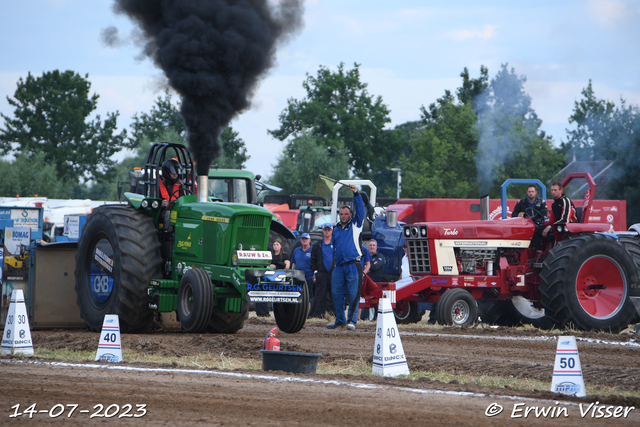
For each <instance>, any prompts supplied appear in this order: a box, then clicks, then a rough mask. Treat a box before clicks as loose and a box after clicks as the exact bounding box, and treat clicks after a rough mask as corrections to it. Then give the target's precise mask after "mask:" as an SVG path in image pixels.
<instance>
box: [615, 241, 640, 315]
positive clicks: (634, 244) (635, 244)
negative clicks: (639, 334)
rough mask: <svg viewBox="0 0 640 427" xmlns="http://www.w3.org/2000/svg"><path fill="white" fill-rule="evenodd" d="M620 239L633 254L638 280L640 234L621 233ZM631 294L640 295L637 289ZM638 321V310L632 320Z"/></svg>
mask: <svg viewBox="0 0 640 427" xmlns="http://www.w3.org/2000/svg"><path fill="white" fill-rule="evenodd" d="M618 241H619V242H620V243H622V246H624V247H625V249H626V250H627V252H629V254H630V255H631V258H632V259H633V262H634V263H635V264H636V273H638V275H639V277H638V280H640V236H625V235H619V236H618ZM639 285H640V284H639ZM629 295H631V296H633V295H640V293H638V291H637V290H636V293H635V294H634V293H633V291H631V292H630V293H629ZM638 321H640V314H638V312H637V310H636V317H635V320H632V321H631V323H635V322H638Z"/></svg>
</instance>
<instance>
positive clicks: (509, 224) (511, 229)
mask: <svg viewBox="0 0 640 427" xmlns="http://www.w3.org/2000/svg"><path fill="white" fill-rule="evenodd" d="M416 225H419V224H416ZM427 226H428V236H429V238H430V239H438V240H456V241H460V242H470V241H485V242H486V241H491V240H494V241H495V240H499V241H506V240H509V241H530V240H531V238H532V237H533V232H534V231H535V225H534V224H533V222H532V221H531V220H530V219H528V218H509V219H504V220H494V221H453V222H430V223H427ZM476 245H480V244H479V243H477V244H474V243H469V244H465V245H464V246H476ZM457 246H459V245H457ZM486 246H495V245H486ZM501 246H502V245H501ZM507 246H511V245H507ZM525 247H526V246H525Z"/></svg>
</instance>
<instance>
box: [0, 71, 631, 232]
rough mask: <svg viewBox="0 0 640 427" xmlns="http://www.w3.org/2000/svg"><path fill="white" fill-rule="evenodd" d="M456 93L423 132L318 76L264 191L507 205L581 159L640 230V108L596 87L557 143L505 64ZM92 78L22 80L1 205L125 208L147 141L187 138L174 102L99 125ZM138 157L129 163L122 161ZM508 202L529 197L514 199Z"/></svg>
mask: <svg viewBox="0 0 640 427" xmlns="http://www.w3.org/2000/svg"><path fill="white" fill-rule="evenodd" d="M460 78H461V82H460V86H459V87H458V88H456V89H453V90H445V92H444V94H443V95H442V96H441V97H440V98H438V99H436V100H435V101H434V102H432V103H430V104H428V105H427V106H424V105H423V106H422V107H421V108H420V111H419V113H420V118H419V120H416V121H411V122H407V123H402V124H399V125H396V126H395V127H390V126H389V125H390V123H391V119H390V108H389V106H388V105H386V104H385V103H384V101H383V98H382V96H379V95H373V94H370V93H369V91H368V88H367V83H365V82H363V81H362V79H361V76H360V64H357V63H355V64H354V65H353V67H352V68H351V69H349V68H348V67H345V65H344V63H340V64H339V65H338V67H337V69H335V70H331V69H330V68H329V67H327V66H320V68H319V69H318V71H317V73H316V74H315V75H311V74H307V75H306V78H305V79H304V81H303V82H302V86H303V88H304V90H305V92H306V95H305V96H304V97H303V98H302V99H294V98H290V99H289V100H288V101H287V106H286V108H285V109H284V110H283V111H282V112H281V114H280V116H279V123H280V126H279V127H278V128H277V129H270V130H268V131H267V132H268V134H269V135H271V136H272V137H273V138H275V139H277V140H280V141H285V146H284V149H283V151H282V152H281V154H280V155H279V157H278V159H277V161H276V164H275V165H272V166H273V172H272V174H271V176H270V177H268V182H269V183H271V184H273V185H276V186H279V187H282V188H283V189H284V191H285V192H286V193H289V194H309V193H313V191H314V188H315V182H316V178H317V176H318V174H323V175H328V176H331V177H334V178H344V177H349V178H351V177H358V178H363V179H370V180H372V181H373V182H374V183H375V184H376V186H377V187H378V192H379V193H378V194H380V195H385V196H389V197H393V196H395V194H396V179H397V175H396V173H395V172H394V171H392V170H391V169H392V168H400V169H401V170H402V194H401V197H407V198H411V197H415V198H424V197H456V198H477V197H479V196H482V195H485V194H489V195H490V196H491V197H499V188H500V185H501V183H502V182H504V180H505V179H507V178H537V179H540V180H541V181H542V182H549V180H551V179H552V178H553V177H554V176H555V175H556V174H557V173H558V172H559V171H560V170H561V169H562V168H563V167H564V166H565V165H566V164H567V163H568V162H569V161H570V160H571V159H573V158H576V159H578V160H612V161H614V163H613V166H612V168H611V170H612V177H613V178H612V180H611V182H610V185H609V186H608V189H609V192H608V194H606V197H608V198H615V199H626V200H627V210H628V219H629V221H630V222H640V190H639V189H638V186H637V184H636V183H637V182H638V179H637V177H636V175H637V174H640V168H638V167H637V166H638V165H636V162H637V159H638V158H640V156H638V155H637V154H638V151H639V150H640V143H639V142H640V140H639V139H640V137H639V136H638V135H640V115H639V107H638V106H637V105H627V103H626V101H625V100H624V99H621V100H620V104H619V105H617V106H616V105H615V103H613V102H612V101H609V100H604V99H598V98H597V97H596V96H595V93H594V91H593V87H592V82H591V81H589V83H588V85H587V86H586V87H585V88H584V89H583V91H582V99H581V100H579V101H576V102H575V105H574V109H573V112H572V115H571V116H570V117H569V119H568V123H569V124H575V130H567V134H566V140H564V141H560V143H559V144H556V143H555V141H554V139H553V138H552V136H550V135H547V134H545V132H544V131H543V130H541V129H540V128H541V124H542V121H541V120H540V118H539V117H538V116H537V114H536V112H535V111H534V109H533V108H532V106H531V97H530V96H529V95H528V94H527V93H526V92H525V90H524V83H525V82H526V77H525V76H521V75H518V74H517V73H516V72H515V70H514V69H513V68H509V66H508V64H503V65H502V66H501V67H500V69H499V70H498V71H497V73H496V74H495V76H493V78H490V77H489V70H488V69H487V68H486V67H484V66H481V67H480V70H479V75H478V76H477V77H475V78H474V77H472V76H471V75H470V73H469V70H468V69H467V68H464V69H463V70H462V72H461V73H460ZM90 86H91V84H90V82H89V76H88V75H85V76H84V77H83V76H80V75H79V74H77V73H75V72H72V71H66V72H60V71H57V70H56V71H52V72H46V73H43V75H42V76H41V77H34V76H32V75H31V74H30V73H29V75H28V76H27V77H26V79H24V80H23V79H20V80H19V81H18V84H17V89H16V92H15V94H14V96H13V98H10V97H8V98H7V99H8V101H9V103H10V105H11V106H12V107H14V115H13V117H9V116H6V115H4V114H3V115H2V118H3V119H4V128H0V155H6V154H12V155H13V156H14V159H13V160H2V161H0V173H2V176H3V180H2V181H1V182H0V194H1V195H3V196H12V195H14V194H23V195H32V194H39V195H42V196H48V197H74V198H75V197H79V198H93V199H113V198H115V194H116V193H115V191H116V190H115V188H116V185H115V183H116V182H117V181H118V180H126V179H128V172H129V171H130V170H132V168H133V167H134V166H139V165H141V164H142V163H144V160H145V157H146V153H147V150H148V147H149V144H150V143H151V142H156V141H161V140H162V141H168V142H179V143H184V141H185V134H186V128H185V125H184V121H183V120H182V117H181V116H180V114H179V112H178V111H179V108H178V107H179V105H178V104H177V103H174V102H173V100H172V97H171V94H170V93H165V94H164V97H158V99H157V100H156V103H155V105H154V106H153V108H152V109H151V111H150V112H148V113H147V112H141V113H138V114H136V115H134V116H133V118H132V123H131V125H130V129H129V132H127V130H122V131H120V132H119V133H117V132H116V129H117V118H118V116H119V113H118V112H115V113H107V115H106V118H105V119H104V120H102V119H101V117H100V116H96V117H95V118H94V119H91V120H90V119H89V116H90V115H91V113H92V112H93V111H95V109H96V108H97V102H98V99H99V97H98V95H96V94H93V95H90ZM220 140H221V145H222V147H223V155H222V156H221V157H220V158H219V159H218V160H217V161H215V162H214V163H218V165H219V166H220V167H232V168H244V163H245V162H246V160H247V159H248V158H249V156H248V153H247V150H246V146H245V143H244V141H243V140H242V139H241V138H240V137H239V134H238V132H236V131H234V130H233V129H232V128H231V127H227V128H225V129H224V131H223V132H222V135H221V136H220ZM123 149H129V150H133V152H134V153H135V155H134V156H130V157H127V158H125V159H124V160H123V161H121V162H115V161H114V160H113V159H112V156H113V154H115V153H117V152H119V151H121V150H123ZM509 189H510V194H509V196H510V197H522V194H524V192H525V191H524V188H521V187H518V186H512V187H510V188H509Z"/></svg>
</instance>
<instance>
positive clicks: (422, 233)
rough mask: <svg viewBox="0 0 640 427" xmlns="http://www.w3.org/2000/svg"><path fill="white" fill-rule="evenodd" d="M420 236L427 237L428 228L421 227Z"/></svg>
mask: <svg viewBox="0 0 640 427" xmlns="http://www.w3.org/2000/svg"><path fill="white" fill-rule="evenodd" d="M420 235H421V236H422V237H427V228H426V227H421V228H420Z"/></svg>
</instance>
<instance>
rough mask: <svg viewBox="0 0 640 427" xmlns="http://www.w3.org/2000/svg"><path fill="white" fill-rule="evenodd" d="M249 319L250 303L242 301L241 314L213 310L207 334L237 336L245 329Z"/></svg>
mask: <svg viewBox="0 0 640 427" xmlns="http://www.w3.org/2000/svg"><path fill="white" fill-rule="evenodd" d="M248 318H249V303H248V302H247V301H242V306H241V308H240V313H223V312H221V311H218V310H216V309H215V307H214V308H213V312H212V313H211V319H209V325H208V326H207V332H212V333H215V334H235V333H236V332H238V331H239V330H240V329H242V328H243V327H244V321H245V320H247V319H248Z"/></svg>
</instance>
